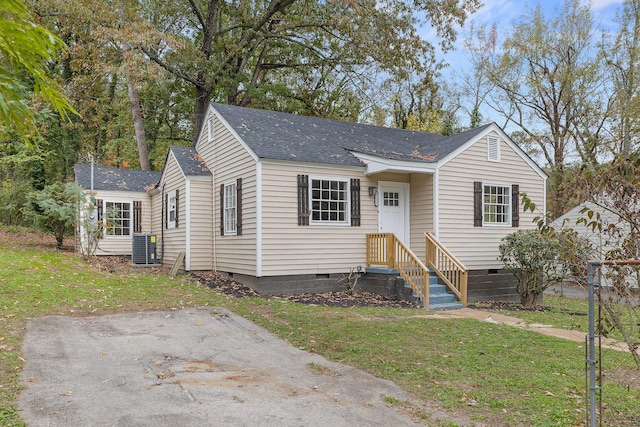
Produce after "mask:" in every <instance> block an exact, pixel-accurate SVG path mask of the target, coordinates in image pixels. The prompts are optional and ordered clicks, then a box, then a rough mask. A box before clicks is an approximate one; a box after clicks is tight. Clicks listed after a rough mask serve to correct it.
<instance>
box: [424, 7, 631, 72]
mask: <svg viewBox="0 0 640 427" xmlns="http://www.w3.org/2000/svg"><path fill="white" fill-rule="evenodd" d="M584 1H589V0H584ZM483 3H484V6H483V7H481V8H480V10H478V11H477V12H476V13H475V14H473V15H472V16H471V17H470V18H469V19H468V20H467V23H466V25H465V27H468V25H469V24H470V22H471V21H473V22H474V24H476V25H480V24H486V25H487V26H491V25H492V24H493V23H496V24H497V27H498V44H500V43H501V33H502V37H504V33H505V32H507V31H509V30H510V29H511V28H512V26H513V24H514V22H516V21H517V20H518V18H520V16H521V15H522V13H523V12H524V10H525V9H526V7H529V8H531V9H534V8H535V7H536V5H537V4H540V5H542V8H543V10H544V11H545V15H546V16H553V15H556V14H557V13H554V11H555V10H559V9H560V8H561V7H562V0H560V1H559V0H527V1H518V0H484V1H483ZM622 4H623V0H591V5H592V11H593V15H594V19H595V21H596V23H600V24H601V26H602V27H603V28H608V29H615V26H616V24H615V15H616V11H618V9H620V8H621V7H622ZM463 34H464V29H463V30H461V31H459V33H458V40H457V42H456V46H457V47H456V51H453V52H449V53H447V54H440V55H439V56H440V58H441V59H444V60H445V61H446V62H448V63H450V64H451V67H450V70H448V72H451V71H452V69H453V70H455V69H456V68H459V66H460V65H461V64H462V63H463V62H464V56H463V53H462V48H461V46H462V40H463ZM423 37H425V38H426V39H427V40H434V38H433V37H435V34H429V33H426V34H424V35H423ZM444 75H445V77H446V75H447V72H445V73H444Z"/></svg>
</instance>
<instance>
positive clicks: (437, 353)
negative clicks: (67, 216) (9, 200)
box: [0, 230, 640, 426]
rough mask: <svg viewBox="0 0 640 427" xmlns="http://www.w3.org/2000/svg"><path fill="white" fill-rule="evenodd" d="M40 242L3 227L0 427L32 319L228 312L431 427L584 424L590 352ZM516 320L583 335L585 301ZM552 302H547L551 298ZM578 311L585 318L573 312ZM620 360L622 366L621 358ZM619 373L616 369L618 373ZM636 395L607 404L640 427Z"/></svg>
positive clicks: (13, 408)
mask: <svg viewBox="0 0 640 427" xmlns="http://www.w3.org/2000/svg"><path fill="white" fill-rule="evenodd" d="M52 247H53V243H50V244H49V243H47V244H43V239H42V237H41V236H29V235H25V236H21V238H19V239H17V238H16V236H15V234H11V233H7V232H4V231H1V230H0V425H3V426H20V425H23V423H22V422H21V420H20V417H19V414H18V411H17V397H18V394H19V393H20V390H21V387H22V385H21V383H20V381H19V376H20V372H21V369H22V366H23V364H24V359H23V357H22V355H21V345H22V340H23V336H24V333H25V328H26V320H27V318H29V317H35V316H43V315H51V314H59V315H71V316H87V315H92V316H93V315H100V314H106V313H113V312H119V311H134V310H155V309H162V310H166V309H179V308H181V307H187V306H201V305H211V306H221V307H226V308H228V309H230V310H231V311H233V312H235V313H237V314H239V315H242V316H244V317H247V318H249V319H251V320H253V321H255V322H257V323H259V324H261V325H262V326H264V327H265V328H267V329H269V330H270V331H272V332H274V333H276V334H278V335H280V336H281V337H283V338H285V339H286V340H288V341H289V342H290V343H292V344H293V345H295V346H297V347H299V348H302V349H305V350H308V351H313V352H316V353H319V354H322V355H324V356H325V357H327V358H329V359H331V360H335V361H341V362H344V363H347V364H350V365H353V366H356V367H358V368H361V369H364V370H366V371H368V372H371V373H373V374H374V375H377V376H379V377H383V378H387V379H391V380H393V381H395V382H396V383H397V384H398V385H399V386H400V387H402V388H403V389H404V390H406V391H407V392H409V393H410V394H411V395H412V397H413V400H412V401H411V402H396V401H392V400H389V404H392V405H398V406H401V407H403V408H406V409H407V410H409V411H411V412H412V413H414V414H415V415H416V416H418V417H422V418H423V419H424V422H425V424H427V425H433V426H454V425H456V423H454V422H453V421H451V420H445V421H442V420H434V419H432V418H431V417H430V413H431V411H433V410H440V411H443V412H445V413H446V414H448V415H449V416H450V417H451V418H452V419H453V418H454V417H459V418H462V419H468V420H475V421H478V422H480V423H483V424H486V425H489V426H502V425H503V426H576V425H581V423H583V422H584V417H585V410H586V406H585V402H584V398H585V391H584V384H585V380H584V346H583V345H582V344H578V343H573V342H568V341H563V340H560V339H555V338H550V337H546V336H543V335H539V334H537V333H535V332H531V331H526V330H521V329H517V328H512V327H508V326H503V325H495V324H491V323H484V322H478V321H474V320H463V319H431V318H425V317H424V314H425V313H426V312H425V311H424V310H418V309H390V308H356V307H354V308H333V307H322V306H309V305H303V304H296V303H291V302H287V301H286V300H281V299H271V300H267V299H262V298H231V297H228V296H225V295H222V294H219V293H217V292H214V291H212V290H210V289H209V288H206V287H203V286H200V285H198V284H196V283H195V282H194V281H193V280H191V279H190V278H189V277H188V276H185V275H182V276H177V277H172V276H170V275H168V274H167V272H166V271H165V270H157V269H156V270H152V269H143V268H140V269H133V268H129V267H126V264H117V265H115V266H114V265H105V264H104V263H97V262H95V261H94V262H92V263H88V262H87V261H84V260H82V259H81V258H79V257H77V256H76V255H75V254H73V253H71V252H64V251H63V252H58V251H55V250H53V249H52ZM549 301H550V302H551V304H552V305H553V309H552V310H550V311H545V312H538V313H527V314H524V313H521V312H516V313H511V314H512V315H515V316H518V317H522V318H524V317H525V316H526V317H528V318H527V319H525V320H527V321H528V322H531V323H544V324H552V325H554V326H559V327H566V328H570V329H575V328H577V327H580V328H581V330H584V329H583V328H586V318H585V316H583V315H581V314H579V313H583V312H586V307H585V305H584V302H576V303H575V304H576V305H575V306H574V305H573V304H574V302H571V303H570V304H571V306H570V307H569V306H567V305H566V304H569V302H568V301H570V300H566V299H563V298H552V299H550V300H549ZM549 301H547V302H549ZM577 313H578V314H577ZM620 357H621V361H620V364H625V363H627V361H625V360H624V359H623V358H624V355H623V354H621V355H620ZM619 366H620V365H619ZM639 395H640V393H639V391H638V390H633V389H631V390H629V389H625V388H624V387H621V386H617V385H616V384H613V383H611V384H607V394H606V399H610V400H611V401H613V400H615V401H616V408H617V410H621V409H623V410H624V411H625V417H626V419H628V420H630V421H629V423H628V425H637V424H638V420H640V404H639V403H640V402H639V401H638V398H639V397H640V396H639Z"/></svg>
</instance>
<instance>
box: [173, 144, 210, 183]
mask: <svg viewBox="0 0 640 427" xmlns="http://www.w3.org/2000/svg"><path fill="white" fill-rule="evenodd" d="M170 152H171V153H173V156H174V157H175V159H176V162H177V163H178V165H179V166H180V169H182V172H183V173H184V174H185V176H211V171H210V170H209V168H207V165H205V163H204V159H203V158H202V157H200V155H199V154H198V152H197V151H196V150H195V148H192V147H171V148H170Z"/></svg>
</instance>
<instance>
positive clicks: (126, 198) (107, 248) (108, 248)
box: [94, 191, 152, 255]
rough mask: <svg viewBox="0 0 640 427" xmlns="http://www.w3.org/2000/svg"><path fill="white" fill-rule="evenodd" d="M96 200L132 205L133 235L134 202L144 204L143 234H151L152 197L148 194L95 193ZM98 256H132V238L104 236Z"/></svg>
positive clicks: (125, 192) (127, 192)
mask: <svg viewBox="0 0 640 427" xmlns="http://www.w3.org/2000/svg"><path fill="white" fill-rule="evenodd" d="M94 193H95V197H96V199H100V200H103V201H104V202H105V203H106V202H130V203H131V233H133V202H134V201H141V202H142V218H141V227H142V229H141V233H151V232H152V231H151V197H150V196H149V195H148V194H147V193H141V192H131V191H95V192H94ZM96 255H131V236H106V235H105V236H104V238H102V239H101V240H100V242H99V243H98V248H97V250H96Z"/></svg>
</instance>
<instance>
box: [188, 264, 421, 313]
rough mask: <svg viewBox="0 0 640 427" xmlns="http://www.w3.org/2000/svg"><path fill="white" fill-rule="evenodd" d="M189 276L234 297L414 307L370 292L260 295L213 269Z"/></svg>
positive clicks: (322, 303) (329, 304)
mask: <svg viewBox="0 0 640 427" xmlns="http://www.w3.org/2000/svg"><path fill="white" fill-rule="evenodd" d="M191 276H192V277H194V278H195V279H196V280H198V281H199V282H200V283H201V284H203V285H205V286H207V287H209V288H211V289H213V290H215V291H217V292H221V293H223V294H225V295H229V296H233V297H236V298H242V297H262V298H267V299H271V300H273V299H278V300H286V301H291V302H297V303H301V304H309V305H316V306H328V307H393V308H416V304H414V303H412V302H410V301H397V300H391V299H389V298H386V297H383V296H380V295H377V294H373V293H370V292H354V293H348V292H323V293H304V294H294V295H262V294H259V293H257V292H256V291H254V290H253V289H251V288H249V287H247V286H245V285H243V284H241V283H238V282H236V281H235V280H233V279H232V278H229V277H227V276H225V275H222V274H219V273H216V272H214V271H199V272H192V273H191Z"/></svg>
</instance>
